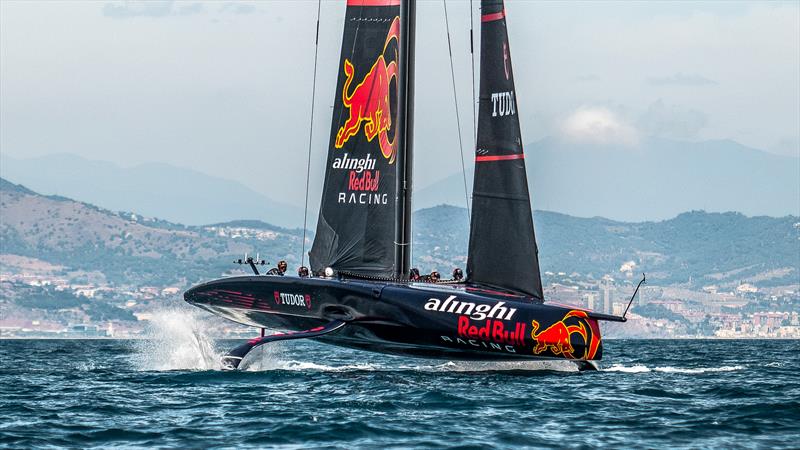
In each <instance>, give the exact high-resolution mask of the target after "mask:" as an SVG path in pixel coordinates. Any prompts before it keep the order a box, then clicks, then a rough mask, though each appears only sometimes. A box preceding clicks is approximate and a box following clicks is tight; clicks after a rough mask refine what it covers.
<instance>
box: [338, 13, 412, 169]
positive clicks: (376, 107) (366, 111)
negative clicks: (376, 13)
mask: <svg viewBox="0 0 800 450" xmlns="http://www.w3.org/2000/svg"><path fill="white" fill-rule="evenodd" d="M399 36H400V18H399V17H395V18H394V20H393V21H392V24H391V25H390V26H389V32H388V34H387V35H386V41H385V42H384V45H383V52H382V53H381V54H380V55H379V56H378V59H377V60H376V61H375V63H374V64H373V65H372V68H370V70H369V72H367V74H366V75H365V76H364V78H363V79H362V80H361V82H360V83H358V84H357V85H356V87H355V88H353V90H352V91H350V86H351V85H352V83H353V79H354V78H355V68H354V67H353V63H351V62H350V60H349V59H345V60H344V67H343V69H344V73H345V75H346V76H347V79H346V80H345V83H344V89H342V102H343V103H344V106H345V107H346V108H348V109H349V111H350V115H349V117H348V118H347V120H346V121H345V123H344V125H342V126H341V127H340V128H339V131H338V132H337V133H336V142H335V147H336V148H342V147H343V146H344V145H345V143H346V142H347V141H348V140H349V139H350V138H351V137H353V136H355V135H356V134H358V132H359V131H360V130H361V129H362V127H363V129H364V136H365V137H366V138H367V141H368V142H372V141H373V140H374V139H375V138H376V137H377V138H378V143H379V145H380V149H381V154H382V155H383V157H384V158H386V159H388V160H389V163H390V164H391V163H393V162H394V159H395V155H396V152H397V147H396V145H395V142H396V140H394V139H389V131H390V130H391V128H392V109H391V105H390V96H389V94H390V85H391V83H392V81H393V80H394V82H395V86H396V85H397V54H396V52H395V55H394V57H393V59H392V60H390V61H389V62H387V61H386V50H387V48H388V47H389V44H390V43H391V42H392V41H395V44H397V43H398V42H399V41H398V39H399ZM348 91H350V92H348Z"/></svg>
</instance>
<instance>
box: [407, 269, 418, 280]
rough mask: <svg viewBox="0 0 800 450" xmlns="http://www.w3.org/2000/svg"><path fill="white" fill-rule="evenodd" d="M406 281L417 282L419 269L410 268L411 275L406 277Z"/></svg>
mask: <svg viewBox="0 0 800 450" xmlns="http://www.w3.org/2000/svg"><path fill="white" fill-rule="evenodd" d="M408 279H409V280H411V281H419V280H420V277H419V269H417V268H416V267H414V268H412V269H411V273H409V275H408Z"/></svg>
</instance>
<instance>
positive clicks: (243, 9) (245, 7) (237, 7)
mask: <svg viewBox="0 0 800 450" xmlns="http://www.w3.org/2000/svg"><path fill="white" fill-rule="evenodd" d="M219 11H220V12H222V13H233V14H253V13H255V12H256V11H257V9H256V5H255V4H252V3H238V2H237V3H235V2H228V3H225V4H224V5H222V7H221V8H220V9H219Z"/></svg>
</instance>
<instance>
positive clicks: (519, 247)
mask: <svg viewBox="0 0 800 450" xmlns="http://www.w3.org/2000/svg"><path fill="white" fill-rule="evenodd" d="M524 157H525V155H524V153H523V151H522V137H521V135H520V128H519V116H518V115H517V102H516V94H515V90H514V73H513V71H512V69H511V51H510V49H509V46H508V33H507V31H506V18H505V8H504V6H503V0H482V2H481V64H480V103H479V106H478V136H477V146H476V149H475V182H474V187H473V193H472V198H473V200H472V220H471V229H470V236H469V256H468V261H467V279H468V280H470V281H472V282H477V283H483V284H487V285H492V286H498V287H503V288H508V289H512V290H515V291H519V292H523V293H525V294H528V295H531V296H533V297H536V298H539V299H543V292H542V280H541V275H540V274H539V258H538V256H537V253H538V251H537V247H536V239H535V237H534V232H533V216H532V214H531V203H530V195H529V193H528V180H527V174H526V171H525V159H524Z"/></svg>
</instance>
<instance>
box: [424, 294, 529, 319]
mask: <svg viewBox="0 0 800 450" xmlns="http://www.w3.org/2000/svg"><path fill="white" fill-rule="evenodd" d="M505 304H506V303H505V302H497V303H495V304H494V305H489V304H486V303H473V302H464V301H459V300H456V296H455V295H451V296H450V297H447V298H446V299H445V300H444V301H442V300H440V299H438V298H430V299H428V301H427V302H426V303H425V309H426V310H428V311H438V312H444V313H450V314H460V315H463V316H469V317H470V318H472V319H473V320H484V319H499V320H511V318H512V317H514V313H515V312H517V309H516V308H507V307H505V306H503V305H505Z"/></svg>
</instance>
